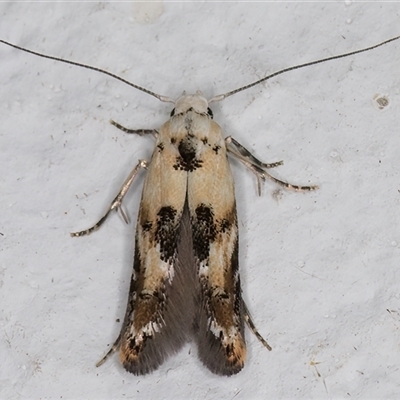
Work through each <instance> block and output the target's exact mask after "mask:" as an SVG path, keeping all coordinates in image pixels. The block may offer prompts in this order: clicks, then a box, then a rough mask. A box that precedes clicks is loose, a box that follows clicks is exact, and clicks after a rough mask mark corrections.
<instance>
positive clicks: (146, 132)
mask: <svg viewBox="0 0 400 400" xmlns="http://www.w3.org/2000/svg"><path fill="white" fill-rule="evenodd" d="M110 124H111V125H114V126H115V127H117V128H118V129H121V131H123V132H125V133H129V134H131V133H133V134H135V135H139V136H144V135H154V136H157V133H158V131H157V130H156V129H129V128H125V127H124V126H122V125H120V124H119V123H118V122H115V121H114V120H112V119H111V120H110Z"/></svg>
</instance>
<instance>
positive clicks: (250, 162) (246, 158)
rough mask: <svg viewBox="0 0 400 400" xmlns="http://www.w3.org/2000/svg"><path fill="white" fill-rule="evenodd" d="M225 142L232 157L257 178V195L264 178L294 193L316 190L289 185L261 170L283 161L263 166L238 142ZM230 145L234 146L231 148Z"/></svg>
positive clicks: (232, 140)
mask: <svg viewBox="0 0 400 400" xmlns="http://www.w3.org/2000/svg"><path fill="white" fill-rule="evenodd" d="M225 142H226V144H227V147H226V148H227V150H228V151H229V152H230V153H231V154H232V155H234V156H235V157H236V158H237V159H238V160H239V161H240V162H241V163H242V164H244V165H245V166H246V167H247V168H249V169H250V170H251V171H252V172H253V173H254V174H256V176H257V188H258V194H259V195H261V184H262V182H264V181H265V180H266V178H269V179H271V180H272V181H274V182H276V183H278V184H279V185H281V186H283V187H285V188H287V189H292V190H296V191H310V190H316V189H318V186H316V185H312V186H299V185H293V184H291V183H288V182H285V181H281V180H280V179H278V178H275V177H274V176H272V175H271V174H269V173H268V172H267V171H265V169H263V168H274V167H277V166H278V165H282V164H283V161H278V162H276V163H272V164H265V163H263V162H261V161H260V160H258V159H257V158H255V157H254V156H253V155H252V154H251V153H250V152H249V151H248V150H247V149H246V148H245V147H243V146H242V145H241V144H240V143H239V142H238V141H236V140H235V139H233V138H232V137H231V136H228V137H227V138H226V139H225ZM232 144H233V145H234V146H235V147H233V146H232Z"/></svg>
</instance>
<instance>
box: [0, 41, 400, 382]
mask: <svg viewBox="0 0 400 400" xmlns="http://www.w3.org/2000/svg"><path fill="white" fill-rule="evenodd" d="M399 38H400V36H397V37H394V38H392V39H389V40H386V41H384V42H382V43H379V44H377V45H374V46H371V47H368V48H364V49H361V50H357V51H352V52H350V53H346V54H341V55H337V56H332V57H328V58H324V59H320V60H317V61H312V62H309V63H305V64H301V65H296V66H293V67H289V68H285V69H282V70H280V71H277V72H275V73H273V74H271V75H268V76H266V77H264V78H262V79H259V80H257V81H255V82H253V83H251V84H248V85H246V86H243V87H241V88H238V89H235V90H233V91H231V92H228V93H225V94H222V95H218V96H215V97H213V98H212V99H211V100H206V99H205V98H204V97H203V95H202V93H201V92H197V93H196V94H191V95H187V94H185V92H184V93H183V94H182V96H181V97H180V98H179V99H178V100H176V101H174V100H172V99H170V98H169V97H166V96H161V95H159V94H157V93H154V92H152V91H150V90H148V89H145V88H143V87H141V86H138V85H136V84H133V83H131V82H128V81H126V80H125V79H123V78H121V77H119V76H117V75H114V74H112V73H110V72H107V71H105V70H101V69H99V68H96V67H93V66H89V65H85V64H81V63H77V62H74V61H70V60H65V59H61V58H58V57H52V56H48V55H45V54H41V53H37V52H34V51H31V50H28V49H25V48H22V47H19V46H16V45H14V44H11V43H9V42H6V41H4V40H0V42H1V43H3V44H6V45H9V46H12V47H14V48H16V49H18V50H23V51H25V52H28V53H31V54H34V55H37V56H40V57H44V58H48V59H52V60H56V61H60V62H64V63H68V64H72V65H76V66H79V67H83V68H88V69H91V70H95V71H97V72H101V73H103V74H106V75H108V76H111V77H112V78H115V79H118V80H120V81H122V82H124V83H126V84H128V85H130V86H133V87H134V88H135V89H138V90H141V91H142V92H145V93H147V94H149V95H151V96H154V97H156V98H157V99H159V100H161V101H165V102H171V103H174V109H173V110H172V112H171V115H170V118H169V120H168V121H167V122H165V123H164V124H163V125H162V126H161V128H159V129H156V130H155V129H140V130H137V129H127V128H125V127H123V126H121V125H120V124H118V123H116V122H114V121H111V123H112V124H113V125H115V126H116V127H117V128H119V129H122V130H123V131H124V132H126V133H131V134H138V135H147V134H148V135H152V136H154V138H155V146H154V151H153V154H152V156H151V159H150V161H143V160H141V161H139V162H138V164H137V165H136V166H135V168H134V169H133V170H132V172H131V173H130V174H129V176H128V177H127V179H126V180H125V182H124V183H123V185H122V188H121V190H120V192H119V193H118V195H117V196H116V197H115V199H114V200H113V202H112V203H111V205H110V206H109V208H108V210H107V212H106V214H105V215H104V216H103V217H102V218H101V219H100V220H99V222H97V223H96V224H95V225H94V226H93V227H91V228H90V229H87V230H84V231H81V232H76V233H71V235H72V236H83V235H87V234H90V233H91V232H93V231H95V230H97V229H98V228H99V227H100V226H101V225H102V224H103V222H104V221H105V220H106V219H107V217H108V216H109V214H110V213H111V211H113V210H119V211H120V212H121V214H122V217H123V219H124V220H125V221H126V222H127V221H128V219H127V217H126V215H125V213H124V211H123V209H122V208H121V205H122V200H123V198H124V196H125V195H126V193H127V191H128V190H129V188H130V187H131V184H132V182H133V181H134V178H135V176H136V175H137V174H138V173H139V171H140V170H141V169H142V168H146V169H147V174H146V178H145V182H144V187H143V193H142V199H141V203H140V208H139V215H138V221H137V228H136V238H135V252H134V260H133V273H132V278H131V282H130V289H129V297H128V304H127V309H126V314H125V319H124V322H123V325H122V329H121V332H120V334H119V336H118V338H117V340H116V341H115V343H114V345H113V346H112V347H111V349H110V350H109V351H108V353H107V354H106V355H105V356H104V357H103V359H102V360H101V361H99V362H98V364H97V366H99V365H101V364H103V362H104V361H105V360H106V359H107V358H108V356H109V355H111V354H112V353H114V352H115V351H116V350H118V349H119V355H120V359H121V362H122V364H123V366H124V368H125V369H126V370H127V371H129V372H132V373H133V374H136V375H142V374H146V373H149V372H151V371H154V370H155V369H156V368H158V367H159V366H160V365H161V364H162V363H163V362H164V361H165V359H166V358H167V357H168V356H169V355H171V354H173V353H175V352H177V351H178V350H179V349H180V348H181V347H182V345H183V344H184V343H186V342H187V341H190V340H193V341H195V342H196V343H197V347H198V355H199V358H200V359H201V361H202V362H203V364H204V365H205V366H206V367H207V368H209V369H210V370H211V371H212V372H213V373H216V374H219V375H228V376H229V375H233V374H236V373H238V372H239V371H240V370H241V369H242V368H243V366H244V362H245V359H246V343H245V324H247V325H248V326H249V327H250V329H251V330H252V331H253V333H254V334H255V335H256V336H257V338H258V339H259V340H260V341H261V342H262V343H263V344H264V346H265V347H267V348H268V349H269V350H271V347H270V346H269V345H268V343H267V342H266V341H265V340H264V339H263V337H262V336H261V335H260V334H259V333H258V331H257V329H256V328H255V325H254V323H253V321H252V318H251V317H250V314H249V311H248V308H247V306H246V304H245V303H244V301H243V298H242V291H241V286H240V275H239V265H238V259H239V256H238V223H237V214H236V204H235V190H234V181H233V176H232V173H231V168H230V165H229V160H228V154H230V155H232V156H234V157H236V158H237V159H238V160H239V161H240V162H241V163H243V164H244V165H245V166H246V167H248V168H249V169H250V170H251V171H252V172H253V173H255V175H256V177H257V181H258V192H259V194H260V192H261V183H262V181H264V180H265V179H272V180H273V181H274V182H276V183H277V184H279V185H282V186H284V187H286V188H288V189H294V190H299V191H301V190H314V189H316V188H317V186H297V185H292V184H289V183H287V182H283V181H280V180H278V179H276V178H275V177H273V176H272V175H270V174H269V172H267V170H268V169H271V168H274V167H277V166H279V165H281V164H282V161H280V162H275V163H270V164H267V163H263V162H261V161H260V160H258V159H257V158H255V157H254V156H253V155H252V154H251V153H250V152H249V151H248V150H246V148H245V147H243V146H242V145H241V144H240V143H239V142H237V141H236V140H235V139H234V138H232V137H229V136H228V137H226V138H224V137H223V134H222V131H221V128H220V127H219V125H218V124H217V123H216V122H214V120H213V115H212V111H211V110H210V108H209V104H210V103H212V102H215V101H220V100H223V99H224V98H226V97H228V96H231V95H233V94H236V93H238V92H240V91H243V90H246V89H249V88H251V87H252V86H255V85H258V84H260V83H262V82H265V81H267V80H269V79H271V78H273V77H275V76H277V75H280V74H282V73H285V72H288V71H291V70H295V69H298V68H303V67H307V66H311V65H315V64H318V63H322V62H326V61H331V60H336V59H338V58H342V57H348V56H351V55H354V54H357V53H361V52H364V51H369V50H372V49H374V48H376V47H379V46H382V45H384V44H387V43H389V42H392V41H395V40H397V39H399Z"/></svg>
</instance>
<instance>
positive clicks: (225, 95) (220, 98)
mask: <svg viewBox="0 0 400 400" xmlns="http://www.w3.org/2000/svg"><path fill="white" fill-rule="evenodd" d="M398 39H400V36H396V37H394V38H392V39H388V40H385V41H384V42H381V43H378V44H376V45H374V46H370V47H366V48H364V49H361V50H355V51H351V52H350V53H344V54H339V55H338V56H332V57H327V58H322V59H320V60H316V61H311V62H308V63H305V64H299V65H294V66H293V67H288V68H284V69H281V70H280V71H277V72H274V73H272V74H271V75H267V76H266V77H264V78H261V79H259V80H258V81H255V82H253V83H250V84H248V85H245V86H242V87H240V88H238V89H235V90H232V91H231V92H228V93H224V94H219V95H217V96H214V97H213V98H212V99H211V100H210V101H209V102H208V103H211V102H213V101H221V100H223V99H226V98H227V97H229V96H232V95H233V94H236V93H239V92H241V91H243V90H246V89H249V88H251V87H253V86H256V85H258V84H259V83H263V82H265V81H267V80H269V79H271V78H274V77H275V76H278V75H280V74H283V73H285V72H289V71H293V70H295V69H300V68H304V67H309V66H310V65H315V64H320V63H323V62H325V61H332V60H337V59H338V58H343V57H349V56H352V55H354V54H358V53H363V52H364V51H369V50H372V49H376V48H377V47H380V46H383V45H385V44H387V43H390V42H393V41H395V40H398Z"/></svg>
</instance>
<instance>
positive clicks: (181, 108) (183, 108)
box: [171, 90, 212, 118]
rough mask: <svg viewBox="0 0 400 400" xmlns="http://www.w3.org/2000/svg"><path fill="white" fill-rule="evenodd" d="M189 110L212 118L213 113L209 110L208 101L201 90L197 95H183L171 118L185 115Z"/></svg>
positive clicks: (176, 104) (176, 103)
mask: <svg viewBox="0 0 400 400" xmlns="http://www.w3.org/2000/svg"><path fill="white" fill-rule="evenodd" d="M189 110H193V111H194V112H196V113H198V114H204V115H208V116H209V117H211V118H212V112H211V110H210V109H209V108H208V101H207V100H206V99H205V98H204V97H203V93H201V91H200V90H198V91H197V92H196V94H186V92H183V93H182V96H181V97H179V99H178V100H176V102H175V108H174V109H173V110H172V112H171V117H172V116H174V115H178V114H184V113H186V112H188V111H189Z"/></svg>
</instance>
